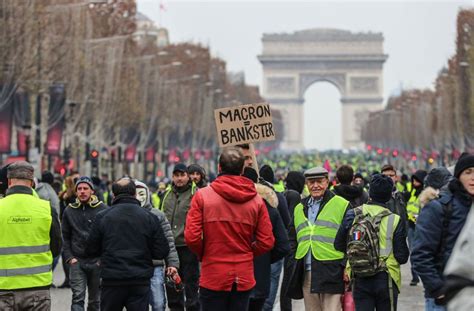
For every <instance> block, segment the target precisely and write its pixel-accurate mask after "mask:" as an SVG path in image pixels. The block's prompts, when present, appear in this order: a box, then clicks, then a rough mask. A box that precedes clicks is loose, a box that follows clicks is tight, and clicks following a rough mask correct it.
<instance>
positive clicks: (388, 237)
mask: <svg viewBox="0 0 474 311" xmlns="http://www.w3.org/2000/svg"><path fill="white" fill-rule="evenodd" d="M394 224H395V215H394V214H391V215H390V216H388V220H387V233H386V234H385V247H384V248H380V256H382V257H387V256H388V255H390V253H391V252H392V250H393V243H392V236H393V232H394V229H395V228H394Z"/></svg>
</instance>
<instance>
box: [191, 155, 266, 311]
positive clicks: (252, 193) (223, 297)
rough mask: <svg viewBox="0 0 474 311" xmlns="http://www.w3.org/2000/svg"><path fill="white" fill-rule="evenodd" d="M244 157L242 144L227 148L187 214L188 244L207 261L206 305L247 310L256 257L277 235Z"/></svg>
mask: <svg viewBox="0 0 474 311" xmlns="http://www.w3.org/2000/svg"><path fill="white" fill-rule="evenodd" d="M244 161H245V158H244V156H243V154H242V152H241V151H240V150H239V149H237V148H228V149H225V150H224V151H223V152H222V154H221V156H220V158H219V172H220V175H219V176H218V177H217V179H216V180H215V181H214V182H212V184H211V185H210V186H209V187H205V188H202V189H200V190H199V191H198V192H196V194H195V195H194V197H193V199H192V201H191V208H190V209H189V212H188V216H187V218H186V228H185V230H184V237H185V240H186V244H187V246H188V247H189V248H190V249H191V251H193V252H194V253H196V254H197V255H198V257H199V258H200V260H201V261H202V266H201V278H200V280H199V285H200V291H199V300H200V302H201V308H202V310H206V311H208V310H236V311H237V310H238V311H243V310H247V308H248V302H249V295H250V291H251V289H252V288H253V287H254V286H255V278H254V271H253V258H254V257H255V256H258V255H261V254H263V253H265V252H268V251H270V250H271V249H272V247H273V243H274V240H275V239H274V237H273V233H272V225H271V222H270V218H269V216H268V212H267V209H266V207H265V203H264V202H263V200H262V198H261V197H260V196H259V195H257V191H256V190H255V186H254V184H253V182H252V181H251V180H250V179H248V178H246V177H243V176H240V174H241V173H242V170H243V167H244Z"/></svg>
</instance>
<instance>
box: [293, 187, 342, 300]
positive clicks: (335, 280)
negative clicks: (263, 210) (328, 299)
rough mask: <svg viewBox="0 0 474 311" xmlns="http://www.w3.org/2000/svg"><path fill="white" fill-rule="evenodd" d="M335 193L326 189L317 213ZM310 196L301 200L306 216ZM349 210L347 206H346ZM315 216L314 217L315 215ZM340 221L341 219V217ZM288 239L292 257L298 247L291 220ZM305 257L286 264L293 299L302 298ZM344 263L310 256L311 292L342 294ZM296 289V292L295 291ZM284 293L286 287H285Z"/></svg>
mask: <svg viewBox="0 0 474 311" xmlns="http://www.w3.org/2000/svg"><path fill="white" fill-rule="evenodd" d="M334 196H335V194H334V193H332V192H331V191H329V189H328V190H326V192H325V193H324V196H323V200H322V202H321V206H320V208H319V212H318V215H317V216H319V214H320V213H321V211H322V210H323V209H324V208H325V206H326V204H327V203H328V202H329V200H331V198H332V197H334ZM309 199H310V197H307V198H304V199H303V200H302V202H301V203H302V204H303V207H304V208H303V211H304V214H305V216H306V217H308V201H309ZM348 210H349V208H348ZM317 216H316V217H317ZM341 222H342V219H341ZM288 236H289V240H290V247H291V250H292V254H293V256H292V257H293V258H294V255H295V254H296V249H297V247H298V243H297V240H296V230H295V224H294V222H292V223H291V224H290V229H289V234H288ZM304 261H305V258H301V259H299V260H292V261H291V262H289V263H288V264H287V265H288V266H290V265H292V266H293V268H290V269H291V270H294V273H293V274H294V277H292V278H291V281H290V283H291V284H289V289H288V296H289V297H294V299H301V298H302V291H301V290H302V286H303V284H302V282H303V276H304V272H305V264H304ZM344 264H345V260H344V259H340V260H326V261H319V260H317V259H315V258H314V256H311V293H320V294H342V293H344V281H343V273H344V268H345V267H344ZM295 290H296V292H295ZM285 293H286V289H285Z"/></svg>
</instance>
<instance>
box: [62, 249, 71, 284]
mask: <svg viewBox="0 0 474 311" xmlns="http://www.w3.org/2000/svg"><path fill="white" fill-rule="evenodd" d="M61 259H62V261H63V271H64V276H65V279H64V283H65V284H67V285H69V264H68V263H67V262H66V258H65V257H64V252H61Z"/></svg>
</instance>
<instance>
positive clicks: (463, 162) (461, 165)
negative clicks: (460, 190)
mask: <svg viewBox="0 0 474 311" xmlns="http://www.w3.org/2000/svg"><path fill="white" fill-rule="evenodd" d="M470 167H474V154H467V153H466V154H464V155H462V156H461V157H460V158H459V160H458V162H456V166H455V167H454V177H456V178H459V176H460V175H461V173H462V172H463V171H464V170H466V169H468V168H470Z"/></svg>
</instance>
